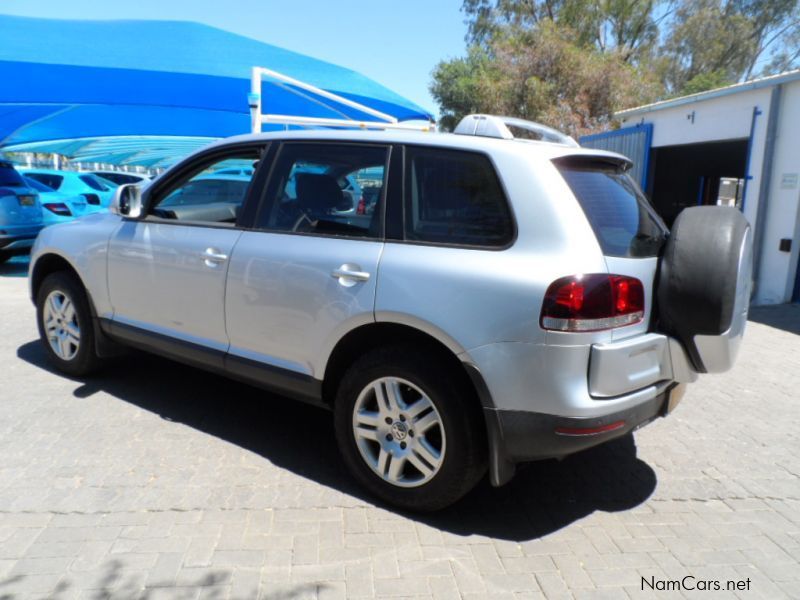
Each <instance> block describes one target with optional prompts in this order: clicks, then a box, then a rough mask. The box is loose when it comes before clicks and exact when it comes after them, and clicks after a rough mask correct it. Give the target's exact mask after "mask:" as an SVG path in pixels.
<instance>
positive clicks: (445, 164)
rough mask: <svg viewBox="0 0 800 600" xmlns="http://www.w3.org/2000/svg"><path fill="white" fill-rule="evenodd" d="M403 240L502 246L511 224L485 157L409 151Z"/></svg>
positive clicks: (509, 238)
mask: <svg viewBox="0 0 800 600" xmlns="http://www.w3.org/2000/svg"><path fill="white" fill-rule="evenodd" d="M406 165H407V169H408V170H407V174H406V177H407V180H406V190H407V191H406V194H407V198H406V218H405V237H406V239H407V240H416V241H421V242H433V243H440V244H456V245H462V246H481V247H487V246H488V247H504V246H506V245H508V244H509V243H510V242H511V241H512V239H513V237H514V224H513V221H512V219H511V213H510V211H509V208H508V203H507V202H506V197H505V194H504V193H503V188H502V187H501V186H500V181H499V180H498V178H497V174H496V173H495V170H494V167H493V166H492V163H491V162H490V161H489V159H488V158H486V157H485V156H483V155H482V154H476V153H474V152H462V151H458V150H449V149H442V148H427V147H409V148H407V151H406Z"/></svg>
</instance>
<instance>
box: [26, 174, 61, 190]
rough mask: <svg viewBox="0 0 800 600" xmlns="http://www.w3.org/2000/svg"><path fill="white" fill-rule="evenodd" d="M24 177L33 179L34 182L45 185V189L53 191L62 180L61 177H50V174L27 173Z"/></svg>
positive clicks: (59, 185) (58, 186)
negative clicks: (48, 188)
mask: <svg viewBox="0 0 800 600" xmlns="http://www.w3.org/2000/svg"><path fill="white" fill-rule="evenodd" d="M26 176H27V177H30V178H31V179H35V180H36V181H39V182H41V183H43V184H45V185H46V186H47V187H50V188H53V189H54V190H57V189H58V188H60V187H61V182H62V181H63V180H64V178H63V177H62V176H61V175H52V174H51V173H28V174H27V175H26Z"/></svg>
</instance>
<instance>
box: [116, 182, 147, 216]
mask: <svg viewBox="0 0 800 600" xmlns="http://www.w3.org/2000/svg"><path fill="white" fill-rule="evenodd" d="M143 208H144V207H143V204H142V190H141V188H140V187H139V186H138V185H136V184H134V183H125V184H123V185H121V186H119V187H118V188H117V189H116V191H115V192H114V199H113V200H112V201H111V206H110V207H109V209H110V210H111V212H112V213H113V214H115V215H119V216H121V217H128V218H129V219H139V218H141V217H143V216H144V215H143V212H144V210H143Z"/></svg>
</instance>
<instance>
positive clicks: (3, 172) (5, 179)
mask: <svg viewBox="0 0 800 600" xmlns="http://www.w3.org/2000/svg"><path fill="white" fill-rule="evenodd" d="M0 185H7V186H10V187H22V186H24V185H25V182H24V181H22V177H21V176H20V174H19V173H17V171H16V170H15V169H14V168H13V167H5V166H0Z"/></svg>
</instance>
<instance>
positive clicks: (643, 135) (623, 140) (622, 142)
mask: <svg viewBox="0 0 800 600" xmlns="http://www.w3.org/2000/svg"><path fill="white" fill-rule="evenodd" d="M652 140H653V125H652V123H643V124H641V125H634V126H633V127H624V128H622V129H615V130H613V131H604V132H603V133H596V134H594V135H585V136H583V137H582V138H580V144H581V146H583V147H584V148H595V149H597V150H609V151H611V152H616V153H617V154H622V155H623V156H627V157H628V158H630V159H631V161H633V167H631V176H632V177H633V178H634V179H635V180H636V181H638V182H639V185H640V186H641V187H642V189H643V190H647V172H648V164H649V160H650V145H651V143H652Z"/></svg>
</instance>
